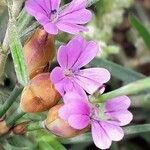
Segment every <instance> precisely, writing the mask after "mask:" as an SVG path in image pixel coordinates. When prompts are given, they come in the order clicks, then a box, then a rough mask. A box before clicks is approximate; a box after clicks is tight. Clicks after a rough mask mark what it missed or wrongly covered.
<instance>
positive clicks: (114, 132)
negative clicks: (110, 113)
mask: <svg viewBox="0 0 150 150" xmlns="http://www.w3.org/2000/svg"><path fill="white" fill-rule="evenodd" d="M100 124H101V126H102V128H103V129H104V130H105V132H106V133H107V135H108V136H109V138H110V139H111V140H112V141H120V140H121V139H122V138H123V136H124V132H123V129H122V128H121V127H119V126H118V125H115V124H113V122H111V121H101V122H100Z"/></svg>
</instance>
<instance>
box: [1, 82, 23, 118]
mask: <svg viewBox="0 0 150 150" xmlns="http://www.w3.org/2000/svg"><path fill="white" fill-rule="evenodd" d="M22 90H23V87H22V86H21V85H19V84H17V85H16V86H15V88H14V90H13V91H12V93H11V95H10V96H9V98H8V99H7V100H6V101H5V103H4V104H3V105H2V106H1V108H0V118H1V117H2V116H3V115H4V114H5V113H6V112H7V110H8V109H9V108H10V107H11V105H12V104H13V103H14V102H15V100H16V99H17V97H18V96H19V95H20V93H21V92H22Z"/></svg>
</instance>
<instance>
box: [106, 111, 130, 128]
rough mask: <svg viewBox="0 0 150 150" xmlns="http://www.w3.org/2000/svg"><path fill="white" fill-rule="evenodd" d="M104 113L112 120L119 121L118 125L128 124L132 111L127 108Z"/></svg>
mask: <svg viewBox="0 0 150 150" xmlns="http://www.w3.org/2000/svg"><path fill="white" fill-rule="evenodd" d="M105 115H107V116H108V117H110V118H111V119H113V120H117V121H119V125H120V126H124V125H127V124H129V123H130V122H131V121H132V119H133V115H132V113H131V112H130V111H128V110H120V111H117V112H107V113H105Z"/></svg>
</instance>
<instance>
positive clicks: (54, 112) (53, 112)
mask: <svg viewBox="0 0 150 150" xmlns="http://www.w3.org/2000/svg"><path fill="white" fill-rule="evenodd" d="M62 106H63V104H59V105H56V106H54V107H53V108H51V109H50V110H49V112H48V115H47V119H46V120H45V122H44V123H45V127H46V128H47V130H49V131H50V132H52V133H53V134H55V135H57V136H60V137H64V138H70V137H74V136H77V135H79V134H82V133H85V132H86V131H88V130H89V126H88V127H87V128H85V129H83V130H77V129H74V128H72V127H71V126H70V125H69V124H68V122H67V121H64V120H63V119H61V118H60V117H59V116H58V111H59V109H60V108H61V107H62Z"/></svg>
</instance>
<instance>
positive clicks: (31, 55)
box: [23, 27, 55, 79]
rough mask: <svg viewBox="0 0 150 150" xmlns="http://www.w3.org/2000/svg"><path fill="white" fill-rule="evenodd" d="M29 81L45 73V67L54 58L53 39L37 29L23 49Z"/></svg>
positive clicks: (41, 29)
mask: <svg viewBox="0 0 150 150" xmlns="http://www.w3.org/2000/svg"><path fill="white" fill-rule="evenodd" d="M23 52H24V56H25V62H26V66H27V71H28V74H29V77H30V79H32V78H33V77H35V76H36V75H37V74H39V73H42V72H44V71H47V68H48V67H47V66H48V65H49V64H50V63H51V61H52V60H53V58H54V56H55V37H54V36H53V35H49V34H48V33H47V32H46V31H45V30H44V29H43V28H41V27H39V28H38V29H37V30H36V31H35V32H34V33H33V35H32V36H31V38H30V39H28V40H27V42H26V43H25V45H24V48H23Z"/></svg>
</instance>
